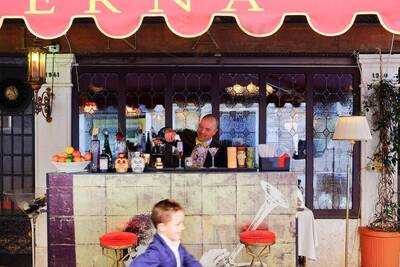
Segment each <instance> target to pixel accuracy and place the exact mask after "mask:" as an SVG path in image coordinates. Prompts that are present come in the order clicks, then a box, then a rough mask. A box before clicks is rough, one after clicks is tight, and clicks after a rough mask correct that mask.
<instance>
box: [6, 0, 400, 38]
mask: <svg viewBox="0 0 400 267" xmlns="http://www.w3.org/2000/svg"><path fill="white" fill-rule="evenodd" d="M358 14H376V15H377V16H378V17H379V20H380V22H381V24H382V25H383V27H385V28H386V29H387V30H388V31H390V32H393V33H396V34H400V0H380V1H376V0H14V1H13V0H1V1H0V26H1V24H2V22H3V20H4V19H6V18H22V19H24V20H25V23H26V25H27V27H28V29H29V30H30V31H31V32H32V33H33V34H34V35H36V36H38V37H40V38H44V39H53V38H57V37H60V36H62V35H63V34H65V33H66V32H67V31H68V29H69V28H70V27H71V24H72V21H73V19H74V18H82V17H91V18H94V20H95V21H96V24H97V27H98V28H99V29H100V31H102V32H103V33H104V34H105V35H107V36H109V37H113V38H126V37H128V36H130V35H132V34H134V33H135V32H136V31H137V30H138V29H139V27H140V25H141V23H142V20H143V17H164V18H165V20H166V22H167V24H168V27H169V28H170V29H171V31H172V32H174V33H175V34H177V35H179V36H182V37H196V36H199V35H202V34H203V33H205V32H206V31H207V30H208V28H209V27H210V26H211V23H212V21H213V18H214V17H215V16H231V17H235V18H236V21H237V23H238V25H239V27H240V28H241V29H242V30H243V31H244V32H245V33H247V34H249V35H251V36H255V37H265V36H269V35H271V34H273V33H275V32H276V31H277V30H278V29H279V28H280V27H281V25H282V23H283V20H284V18H285V16H287V15H304V16H306V17H307V19H308V22H309V24H310V26H311V27H312V28H313V29H314V30H315V31H316V32H318V33H320V34H323V35H327V36H333V35H339V34H342V33H344V32H346V31H347V30H348V29H349V28H350V27H351V25H352V24H353V22H354V20H355V17H356V15H358Z"/></svg>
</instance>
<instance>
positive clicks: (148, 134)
mask: <svg viewBox="0 0 400 267" xmlns="http://www.w3.org/2000/svg"><path fill="white" fill-rule="evenodd" d="M151 149H152V145H151V138H150V131H148V132H147V138H146V147H145V153H147V154H150V153H151Z"/></svg>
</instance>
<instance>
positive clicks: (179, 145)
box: [176, 141, 183, 169]
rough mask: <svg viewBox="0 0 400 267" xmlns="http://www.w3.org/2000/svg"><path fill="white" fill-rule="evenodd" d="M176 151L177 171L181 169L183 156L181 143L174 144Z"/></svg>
mask: <svg viewBox="0 0 400 267" xmlns="http://www.w3.org/2000/svg"><path fill="white" fill-rule="evenodd" d="M176 149H177V150H178V156H179V165H178V169H182V168H183V167H182V156H183V143H182V142H181V141H178V142H177V143H176Z"/></svg>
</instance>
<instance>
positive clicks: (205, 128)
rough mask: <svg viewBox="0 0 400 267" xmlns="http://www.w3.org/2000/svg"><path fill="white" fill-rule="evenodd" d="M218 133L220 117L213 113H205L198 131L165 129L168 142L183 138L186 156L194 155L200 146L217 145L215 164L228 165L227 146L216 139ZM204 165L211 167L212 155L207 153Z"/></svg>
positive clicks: (217, 165)
mask: <svg viewBox="0 0 400 267" xmlns="http://www.w3.org/2000/svg"><path fill="white" fill-rule="evenodd" d="M217 133H218V119H217V118H216V117H215V116H213V115H211V114H208V115H205V116H204V117H203V118H202V119H201V120H200V123H199V126H198V128H197V131H192V130H189V129H184V130H182V131H174V130H173V129H170V128H166V129H165V130H164V137H165V141H166V142H168V143H175V142H176V141H177V140H181V141H182V143H183V154H184V156H185V157H190V156H192V153H193V150H194V149H196V147H198V146H200V145H201V146H204V147H207V148H209V147H217V148H218V152H217V153H216V155H215V158H214V160H215V166H216V167H226V148H224V147H223V146H221V144H220V143H219V142H217V141H216V140H215V136H216V134H217ZM203 166H204V167H211V155H210V153H207V156H206V158H205V160H204V163H203Z"/></svg>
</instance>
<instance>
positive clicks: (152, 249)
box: [130, 234, 201, 267]
mask: <svg viewBox="0 0 400 267" xmlns="http://www.w3.org/2000/svg"><path fill="white" fill-rule="evenodd" d="M179 255H180V257H181V264H182V267H201V264H200V263H199V262H198V261H197V260H196V259H195V258H194V257H193V256H192V255H190V254H189V252H187V250H186V249H185V248H184V246H183V245H180V246H179ZM130 267H176V259H175V256H174V253H173V252H172V250H171V249H170V248H169V247H168V245H167V244H166V243H165V242H164V240H163V239H162V238H161V236H159V235H158V234H155V235H154V239H153V241H152V242H151V243H150V245H149V246H148V248H147V249H146V251H145V252H144V253H143V254H141V255H139V256H138V257H136V258H135V259H133V261H132V263H131V265H130Z"/></svg>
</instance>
